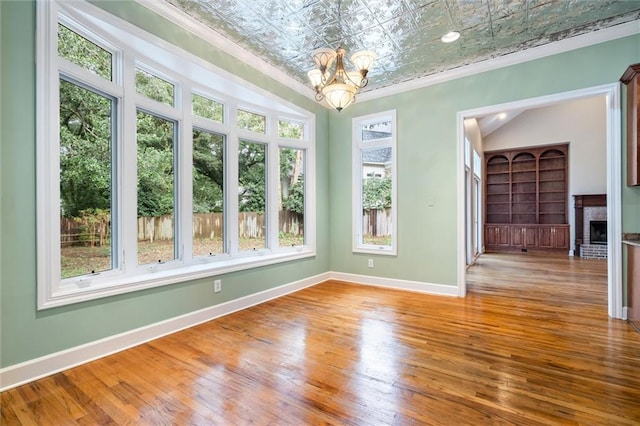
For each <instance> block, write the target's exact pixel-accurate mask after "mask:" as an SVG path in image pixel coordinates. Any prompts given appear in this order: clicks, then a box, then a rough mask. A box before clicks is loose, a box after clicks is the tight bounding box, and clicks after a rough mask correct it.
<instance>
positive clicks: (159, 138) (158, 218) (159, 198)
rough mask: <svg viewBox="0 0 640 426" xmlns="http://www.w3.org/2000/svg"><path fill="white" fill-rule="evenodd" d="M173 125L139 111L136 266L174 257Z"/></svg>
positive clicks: (170, 122)
mask: <svg viewBox="0 0 640 426" xmlns="http://www.w3.org/2000/svg"><path fill="white" fill-rule="evenodd" d="M175 131H176V129H175V123H174V122H173V121H169V120H166V119H164V118H160V117H156V116H154V115H151V114H148V113H146V112H142V111H138V121H137V146H138V264H139V265H144V264H148V263H159V262H166V261H168V260H173V259H175V258H176V256H175V249H174V227H175V224H174V220H175V217H174V205H175V201H174V199H175V190H174V153H173V152H174V151H173V149H174V146H173V145H174V138H175V134H176V133H175Z"/></svg>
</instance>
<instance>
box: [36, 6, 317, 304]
mask: <svg viewBox="0 0 640 426" xmlns="http://www.w3.org/2000/svg"><path fill="white" fill-rule="evenodd" d="M58 22H61V23H63V24H64V25H67V26H69V24H71V26H70V28H72V29H73V28H74V26H73V23H75V22H80V25H78V27H79V29H83V30H86V31H89V32H90V33H95V34H97V36H96V37H90V34H87V36H88V37H87V38H89V39H90V40H91V41H93V42H97V43H98V44H99V45H101V46H102V47H104V46H109V47H111V46H118V45H122V43H118V42H117V38H115V36H114V37H113V38H112V37H111V35H110V33H109V31H106V30H103V29H102V28H101V26H102V25H107V26H113V27H118V28H119V29H120V30H122V31H126V32H128V34H130V35H131V37H133V38H135V39H136V40H140V41H141V43H142V44H139V45H144V43H150V44H154V45H155V46H159V47H161V48H162V49H164V50H165V51H166V52H167V57H170V58H169V60H173V61H175V58H180V62H185V63H189V64H190V65H191V66H193V67H197V68H198V70H199V71H198V72H200V73H203V72H206V73H212V75H213V74H215V75H216V76H217V77H216V78H224V79H227V80H229V81H230V84H236V85H238V84H240V85H241V86H242V90H245V91H246V90H251V91H252V92H254V93H255V96H256V97H257V99H259V100H258V104H256V105H253V104H252V103H250V100H249V101H248V100H247V99H245V98H244V97H243V100H242V103H241V104H240V103H239V101H238V100H237V98H234V97H233V96H232V95H231V94H230V93H233V89H230V93H229V94H225V93H224V91H221V90H220V89H219V88H213V87H207V86H206V84H207V83H203V82H202V81H196V80H191V79H190V78H187V77H185V76H184V74H185V73H181V72H180V71H178V70H172V69H171V67H170V66H165V65H163V64H162V63H161V62H162V61H161V60H160V59H158V60H151V59H150V58H148V57H146V56H145V54H144V52H140V51H133V49H132V48H128V47H125V48H124V50H123V51H122V53H121V52H120V51H118V50H116V49H115V48H113V50H112V49H111V48H110V49H107V50H108V51H110V52H111V53H112V54H113V55H114V58H116V57H117V60H116V59H114V63H121V64H123V65H122V66H120V67H118V66H114V68H113V73H112V75H113V81H112V82H108V81H106V80H104V79H101V78H98V77H96V78H92V77H91V76H90V75H87V71H86V70H84V69H83V68H81V67H79V66H77V65H75V64H73V63H71V62H70V61H67V60H65V59H59V58H58V56H57V36H56V34H57V25H58ZM37 24H38V26H37V28H38V29H37V34H36V39H37V46H36V49H37V58H36V60H37V64H38V67H37V75H36V84H37V93H36V96H37V98H36V102H37V106H36V108H37V109H36V114H37V122H38V123H39V125H38V126H37V129H36V132H37V142H36V145H37V149H36V162H37V178H36V181H37V206H38V208H37V233H38V244H37V265H38V270H37V279H38V298H37V307H38V309H47V308H52V307H56V306H63V305H67V304H71V303H77V302H82V301H87V300H92V299H96V298H101V297H107V296H112V295H116V294H122V293H127V292H132V291H137V290H141V289H147V288H152V287H157V286H162V285H168V284H174V283H180V282H185V281H191V280H195V279H199V278H205V277H211V276H216V275H221V274H227V273H230V272H235V271H241V270H245V269H248V268H256V267H262V266H266V265H272V264H276V263H280V262H285V261H291V260H297V259H303V258H308V257H313V256H315V254H316V251H315V250H316V249H315V247H316V240H315V229H316V214H315V115H313V114H312V113H309V112H308V111H305V110H303V109H301V108H299V107H297V106H295V105H293V104H290V103H289V102H287V101H284V100H281V99H279V98H277V96H275V95H273V94H272V93H269V92H267V91H265V90H263V89H260V88H258V87H256V86H253V85H252V84H251V83H248V82H245V81H242V80H240V79H238V78H237V77H235V76H232V75H231V74H229V73H227V72H224V71H222V70H220V69H218V68H217V67H215V66H214V65H212V64H210V63H208V62H206V61H204V60H202V59H201V58H198V57H196V56H194V55H192V54H190V53H188V52H186V51H184V50H182V49H180V48H178V47H175V46H171V45H169V44H168V43H167V42H165V41H163V40H161V39H159V38H157V37H155V36H153V35H151V34H149V33H146V32H144V31H143V30H141V29H139V28H137V27H135V26H133V25H131V24H129V23H128V22H125V21H122V20H120V19H119V18H116V17H114V16H112V15H110V14H108V13H107V12H104V11H103V10H101V9H99V8H96V7H95V6H92V5H90V4H88V3H86V2H83V1H82V2H71V3H69V2H56V1H45V0H41V1H38V2H37ZM82 33H84V31H82ZM132 45H136V43H132ZM141 64H142V65H147V67H149V68H153V69H154V70H156V69H157V71H158V74H157V75H159V76H160V77H162V78H166V79H167V81H170V82H172V83H175V86H176V90H175V96H176V101H175V104H176V106H175V107H171V106H168V105H165V104H162V103H159V102H155V101H152V100H149V99H147V98H145V97H144V96H141V95H134V96H131V93H135V79H134V74H133V73H132V70H133V69H134V68H135V67H136V66H140V65H141ZM147 67H145V69H146V68H147ZM124 68H128V69H127V70H125V69H124ZM61 70H64V73H65V74H67V75H70V76H71V77H78V80H80V81H87V80H88V81H89V83H90V84H94V83H95V86H93V87H95V88H97V89H100V90H104V91H105V92H106V93H110V94H112V95H113V94H116V98H117V99H119V101H118V108H117V117H118V122H119V123H120V125H119V126H118V128H117V129H116V133H117V135H114V138H116V139H117V141H115V142H114V148H115V147H116V146H117V148H115V149H121V150H123V151H124V150H128V152H129V154H128V156H129V158H131V155H132V154H133V157H134V158H135V150H136V147H135V143H133V144H132V143H130V142H131V140H133V141H135V138H136V135H135V134H136V129H135V111H136V110H137V109H138V108H141V109H143V110H146V111H148V112H150V113H153V114H154V115H155V114H157V115H159V116H164V117H165V118H167V119H171V120H175V121H176V123H177V125H178V129H177V132H178V134H179V138H180V139H179V142H178V145H180V146H181V148H180V149H179V152H178V153H177V161H179V166H180V167H179V169H181V170H179V171H177V173H178V174H179V177H178V179H177V181H178V184H177V185H180V188H178V186H176V190H177V191H178V197H179V198H178V199H176V206H177V207H176V212H175V214H176V222H175V226H176V240H177V241H178V242H179V244H180V247H178V250H177V251H178V255H179V256H178V259H175V260H173V261H169V262H166V263H165V264H161V265H155V264H154V265H140V266H138V265H135V264H131V262H130V260H131V259H132V257H131V254H129V255H128V257H126V260H127V261H129V264H126V263H125V264H122V263H121V264H120V266H119V267H117V268H114V269H112V270H110V271H106V272H104V273H101V274H97V275H85V276H82V277H74V278H69V279H65V280H61V271H60V260H61V259H60V235H59V230H60V217H59V213H58V212H59V199H60V188H59V179H58V178H56V176H59V169H58V165H59V148H58V147H59V131H58V122H59V94H58V87H59V86H58V85H59V72H60V71H61ZM223 87H225V86H224V85H223ZM225 88H226V87H225ZM236 90H237V89H236ZM193 92H195V93H198V94H201V95H204V96H207V97H211V98H212V99H215V100H216V101H220V102H221V103H223V104H224V123H218V122H215V121H213V120H207V119H204V118H201V117H196V116H192V115H191V102H190V100H191V93H193ZM125 93H128V94H129V95H128V96H125V95H124V94H125ZM181 94H182V95H184V96H180V95H181ZM245 95H246V93H245ZM267 98H268V99H269V102H266V101H265V100H264V99H267ZM181 99H182V100H181ZM265 104H269V107H265V106H264V105H265ZM187 105H188V110H187V109H186V106H187ZM261 105H262V106H261ZM238 107H240V108H241V109H244V110H247V111H251V112H256V113H258V114H261V115H264V116H266V117H267V129H266V134H257V133H254V132H247V131H245V130H242V129H237V127H236V125H235V123H236V111H237V108H238ZM127 116H129V118H126V117H127ZM132 117H133V118H132ZM281 119H282V120H295V121H296V122H300V123H303V124H304V126H305V127H304V138H303V139H302V140H295V141H291V140H284V139H282V138H279V137H278V135H277V131H278V129H277V122H278V120H281ZM230 123H231V124H230ZM274 123H275V125H274ZM194 127H196V128H200V129H202V130H205V131H212V132H215V133H220V134H224V135H225V139H226V149H227V153H226V154H225V155H226V158H225V168H228V170H226V171H225V180H226V181H227V182H228V183H229V184H228V185H227V186H226V187H225V221H224V222H225V240H226V241H225V243H226V246H227V248H228V253H226V254H223V255H219V256H212V257H203V258H193V257H192V250H191V246H189V247H186V245H189V244H191V243H192V238H191V226H192V222H191V221H192V219H191V215H190V212H191V211H192V209H191V205H192V204H191V198H192V191H191V186H190V185H191V182H192V179H191V175H192V170H191V168H192V158H191V150H192V132H193V128H194ZM240 139H247V140H252V141H256V142H262V143H267V150H268V155H272V153H273V152H275V153H276V154H277V153H278V149H279V148H280V147H292V148H299V149H304V150H305V160H306V161H305V206H304V208H305V212H304V220H305V225H304V229H305V243H304V245H302V246H296V247H278V237H277V235H278V232H277V231H278V222H277V221H278V214H277V213H278V212H277V204H278V203H277V202H273V201H272V200H276V201H277V191H276V193H273V191H272V190H271V189H272V188H277V179H278V178H279V173H276V172H277V171H278V170H279V168H278V167H279V165H278V162H277V161H276V160H277V155H276V156H275V157H274V160H272V161H270V162H269V163H268V164H267V167H268V171H267V183H266V185H267V191H268V192H267V196H268V198H269V204H268V206H267V209H268V211H266V212H265V214H266V215H267V218H269V219H268V220H269V224H268V233H267V242H268V244H269V246H268V248H265V249H263V250H257V251H256V252H243V253H238V244H237V238H232V237H231V235H230V234H232V233H233V230H234V229H235V230H236V231H235V233H236V235H237V229H238V220H237V219H238V218H237V214H236V213H237V211H238V203H237V173H238V171H237V164H234V162H237V143H238V141H239V140H240ZM126 141H128V143H125V142H126ZM230 141H233V142H230ZM230 148H231V149H230ZM234 150H235V155H234V152H233V151H234ZM126 156H127V153H126V152H123V154H122V155H120V156H119V157H118V164H117V165H115V166H116V167H117V170H118V172H117V177H116V179H115V181H114V183H113V184H114V185H119V193H118V195H117V198H118V199H117V200H116V204H117V205H118V206H120V207H119V208H118V209H117V210H116V211H114V212H112V222H116V223H117V226H116V227H115V228H114V231H115V233H114V235H113V238H118V240H119V243H118V244H117V245H116V247H115V249H116V250H117V253H116V252H114V253H113V256H114V257H119V256H122V259H125V257H124V254H123V253H124V252H125V251H128V252H131V251H132V250H133V251H134V252H135V251H137V243H136V241H135V237H131V238H128V239H127V238H125V236H124V235H123V229H125V230H128V231H127V232H129V233H130V231H131V230H132V229H136V228H135V226H136V212H135V210H136V206H135V203H132V202H131V200H135V198H136V193H137V189H136V185H121V184H120V183H121V182H136V181H137V179H136V173H137V172H136V170H135V169H136V168H135V166H132V164H131V162H129V163H128V164H123V160H122V158H123V157H126ZM229 158H231V160H229ZM233 176H235V182H234V181H233V179H231V181H229V180H230V178H231V177H233ZM270 190H271V191H270ZM123 200H124V202H123ZM178 206H179V207H178ZM180 209H182V210H180ZM179 212H182V214H179ZM132 214H133V216H131V215H132ZM116 233H117V234H116Z"/></svg>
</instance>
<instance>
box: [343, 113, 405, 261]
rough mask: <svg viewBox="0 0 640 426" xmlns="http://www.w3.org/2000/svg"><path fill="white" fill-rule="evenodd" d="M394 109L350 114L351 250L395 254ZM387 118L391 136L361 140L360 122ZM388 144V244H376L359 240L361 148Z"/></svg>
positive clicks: (396, 206) (395, 163) (396, 210)
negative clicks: (389, 217) (389, 165)
mask: <svg viewBox="0 0 640 426" xmlns="http://www.w3.org/2000/svg"><path fill="white" fill-rule="evenodd" d="M396 115H397V114H396V110H395V109H394V110H389V111H384V112H379V113H375V114H369V115H364V116H360V117H354V118H353V120H352V141H353V143H352V146H353V150H352V179H353V181H352V190H353V192H352V193H353V197H352V217H353V223H352V227H353V228H352V229H353V230H352V235H353V239H352V251H353V252H354V253H367V254H380V255H389V256H395V255H397V250H398V243H397V238H398V220H397V217H398V202H397V192H398V183H397V180H398V167H397V161H396V158H397V148H396V147H397V118H396ZM385 119H389V120H391V123H392V132H391V138H385V139H379V140H374V141H366V142H363V141H362V132H361V131H360V129H361V126H362V125H364V124H367V123H370V122H379V121H381V120H385ZM381 147H391V168H392V171H393V172H392V174H391V245H390V246H378V245H373V244H363V243H362V151H363V150H364V149H370V148H381Z"/></svg>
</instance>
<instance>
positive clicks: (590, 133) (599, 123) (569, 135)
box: [483, 96, 607, 250]
mask: <svg viewBox="0 0 640 426" xmlns="http://www.w3.org/2000/svg"><path fill="white" fill-rule="evenodd" d="M606 126H607V121H606V99H605V97H603V96H599V97H592V98H587V99H581V100H577V101H572V102H564V103H561V104H558V105H552V106H549V107H544V108H537V109H533V110H529V111H525V112H523V113H521V114H520V115H518V116H517V117H515V118H514V119H513V120H511V121H509V122H508V123H507V124H505V125H504V126H502V127H501V128H499V129H498V130H496V131H494V132H492V133H491V134H489V135H487V136H486V137H485V138H484V140H483V145H484V150H485V151H493V150H498V149H508V148H517V147H528V146H537V145H550V144H557V143H566V142H568V143H569V194H568V195H569V200H568V204H567V205H568V213H569V224H570V225H571V250H573V249H574V248H575V247H574V246H575V244H574V243H575V226H574V205H573V204H574V203H573V195H582V194H605V193H606V192H607V163H606V161H607V147H606Z"/></svg>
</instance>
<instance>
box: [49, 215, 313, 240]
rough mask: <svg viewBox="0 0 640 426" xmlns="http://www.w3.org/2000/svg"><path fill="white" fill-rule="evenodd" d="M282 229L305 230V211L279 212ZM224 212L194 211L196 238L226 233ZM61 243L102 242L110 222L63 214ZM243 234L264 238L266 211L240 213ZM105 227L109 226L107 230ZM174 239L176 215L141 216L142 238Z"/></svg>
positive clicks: (298, 233)
mask: <svg viewBox="0 0 640 426" xmlns="http://www.w3.org/2000/svg"><path fill="white" fill-rule="evenodd" d="M278 219H279V221H278V222H279V231H280V232H282V233H284V234H290V235H295V236H302V235H303V234H304V218H303V215H301V214H298V213H295V212H291V211H288V210H285V211H281V212H280V213H279V218H278ZM223 225H224V216H223V214H222V213H195V214H194V215H193V238H195V239H202V238H211V239H213V238H219V237H222V231H223ZM60 228H61V229H60V230H61V243H62V245H65V246H70V245H91V246H101V245H103V244H105V242H106V240H107V239H108V237H109V235H108V229H109V226H108V224H104V226H103V227H101V228H99V229H100V230H101V233H96V232H94V231H92V230H88V229H86V226H84V223H83V222H82V221H81V220H78V219H71V218H64V217H63V218H61V219H60ZM238 228H239V232H240V238H264V235H265V216H264V214H263V213H254V212H242V213H239V215H238ZM104 229H106V230H107V232H106V233H105V231H104ZM171 239H173V216H157V217H140V218H138V241H152V242H153V241H158V240H171Z"/></svg>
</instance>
